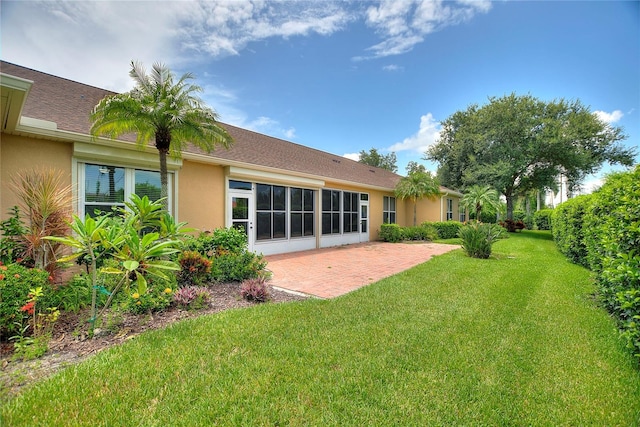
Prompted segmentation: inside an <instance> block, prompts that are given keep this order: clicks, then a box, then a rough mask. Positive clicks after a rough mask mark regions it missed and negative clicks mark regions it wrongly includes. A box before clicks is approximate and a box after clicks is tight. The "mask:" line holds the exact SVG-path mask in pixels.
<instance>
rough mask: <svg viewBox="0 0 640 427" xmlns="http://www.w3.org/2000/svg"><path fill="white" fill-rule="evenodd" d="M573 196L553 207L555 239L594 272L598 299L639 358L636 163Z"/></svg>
mask: <svg viewBox="0 0 640 427" xmlns="http://www.w3.org/2000/svg"><path fill="white" fill-rule="evenodd" d="M573 200H576V201H573V202H572V201H567V202H565V203H563V204H562V205H560V206H559V207H558V208H556V210H557V211H558V213H556V214H554V216H553V223H552V228H553V233H554V239H556V243H557V244H558V247H559V248H560V250H561V251H563V253H566V254H568V256H569V257H570V259H571V260H572V261H574V262H578V263H581V264H583V265H587V266H588V267H589V268H590V269H591V270H592V271H593V272H594V273H595V280H596V283H597V285H598V290H599V295H600V298H601V300H602V302H603V303H604V305H605V307H606V308H607V309H608V310H609V311H610V312H611V313H612V314H613V315H614V316H615V318H616V319H617V320H618V324H619V326H620V329H621V330H622V335H623V337H624V338H625V339H626V341H627V346H628V347H629V348H630V349H631V351H632V352H633V354H634V355H635V356H636V357H638V358H640V165H638V166H636V168H635V170H634V171H633V172H623V173H615V174H612V175H609V176H608V177H607V179H606V180H605V183H604V185H603V186H602V187H601V188H600V189H599V190H598V191H597V192H595V193H593V194H591V195H589V196H584V197H580V198H576V199H573Z"/></svg>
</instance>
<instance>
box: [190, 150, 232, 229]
mask: <svg viewBox="0 0 640 427" xmlns="http://www.w3.org/2000/svg"><path fill="white" fill-rule="evenodd" d="M224 183H225V179H224V169H223V168H222V167H221V166H214V165H208V164H204V163H197V162H193V161H188V160H184V161H183V163H182V168H181V169H180V171H179V172H178V219H179V221H187V222H188V223H189V225H188V226H189V227H192V228H197V229H198V230H202V231H204V230H213V229H214V228H218V227H224V225H225V224H224V209H225V199H224V198H225V188H224Z"/></svg>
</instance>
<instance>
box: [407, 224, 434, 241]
mask: <svg viewBox="0 0 640 427" xmlns="http://www.w3.org/2000/svg"><path fill="white" fill-rule="evenodd" d="M401 231H402V237H403V239H404V240H429V241H432V240H436V239H437V238H438V232H437V231H436V229H435V228H434V227H433V226H432V225H431V224H426V223H425V224H422V225H419V226H416V227H403V228H402V229H401Z"/></svg>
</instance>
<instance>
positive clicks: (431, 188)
mask: <svg viewBox="0 0 640 427" xmlns="http://www.w3.org/2000/svg"><path fill="white" fill-rule="evenodd" d="M395 194H396V197H397V198H399V199H409V200H411V201H412V202H413V225H414V226H415V225H416V222H417V206H418V200H420V199H422V198H425V197H426V198H428V199H435V198H436V197H438V196H439V195H440V186H439V185H438V181H437V180H436V178H435V177H434V176H433V175H431V173H429V172H419V171H417V172H413V173H410V174H409V175H407V176H405V177H403V178H401V179H400V181H399V182H398V184H397V185H396V189H395Z"/></svg>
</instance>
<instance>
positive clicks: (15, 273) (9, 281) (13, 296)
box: [0, 264, 53, 339]
mask: <svg viewBox="0 0 640 427" xmlns="http://www.w3.org/2000/svg"><path fill="white" fill-rule="evenodd" d="M48 276H49V274H48V273H47V272H46V271H44V270H40V269H37V268H27V267H24V266H22V265H18V264H9V265H2V264H0V338H2V337H4V338H5V339H6V338H8V337H10V336H12V335H15V334H16V333H18V332H19V331H20V330H21V329H22V328H24V326H25V325H26V324H27V322H28V319H29V316H28V315H27V314H26V312H25V311H24V310H21V308H22V307H24V305H25V304H26V303H27V300H28V299H29V298H30V297H29V292H30V290H31V289H38V288H39V289H41V290H42V295H40V298H41V307H42V309H45V310H46V309H47V308H49V307H50V305H49V302H48V301H49V300H50V299H51V294H52V293H53V290H52V288H51V285H50V283H49V279H48ZM32 332H33V331H32Z"/></svg>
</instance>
